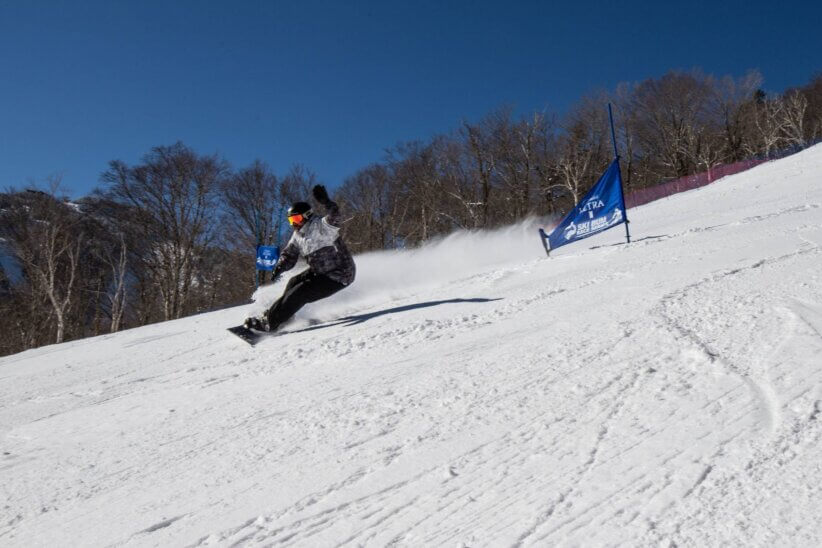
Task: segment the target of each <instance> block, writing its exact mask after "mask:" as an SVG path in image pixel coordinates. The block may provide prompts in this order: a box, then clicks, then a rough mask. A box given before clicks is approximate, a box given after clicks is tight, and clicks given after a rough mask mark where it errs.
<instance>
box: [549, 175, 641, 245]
mask: <svg viewBox="0 0 822 548" xmlns="http://www.w3.org/2000/svg"><path fill="white" fill-rule="evenodd" d="M626 218H627V217H626V216H625V200H624V198H623V196H622V176H621V175H620V173H619V161H618V160H614V161H613V162H611V165H610V166H608V169H607V170H605V173H603V174H602V176H601V177H600V178H599V181H597V184H595V185H594V186H593V188H592V189H591V190H589V191H588V194H586V195H585V196H583V198H582V199H581V200H580V201H579V203H578V204H577V205H575V206H574V209H572V210H571V211H570V212H569V213H568V215H566V216H565V218H564V219H562V221H560V223H559V224H558V225H557V227H556V228H555V229H554V230H553V231H552V232H551V233H550V234H545V231H544V230H542V229H540V230H539V233H540V236H542V243H543V245H545V250H546V251H549V250H550V249H556V248H558V247H559V246H562V245H565V244H570V243H571V242H575V241H577V240H581V239H583V238H587V237H588V236H593V235H594V234H599V233H600V232H602V231H604V230H608V229H609V228H613V227H615V226H617V225H619V224H622V223H624V222H625V221H626ZM549 245H550V247H549Z"/></svg>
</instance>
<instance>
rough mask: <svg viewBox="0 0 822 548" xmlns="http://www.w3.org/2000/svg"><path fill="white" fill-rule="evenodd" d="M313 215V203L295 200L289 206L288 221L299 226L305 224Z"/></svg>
mask: <svg viewBox="0 0 822 548" xmlns="http://www.w3.org/2000/svg"><path fill="white" fill-rule="evenodd" d="M311 215H312V211H311V204H308V203H306V202H294V203H293V204H292V205H291V207H289V208H288V222H289V224H290V225H291V226H296V227H297V228H299V227H301V226H302V225H304V224H305V223H306V222H307V221H308V220H309V219H310V218H311Z"/></svg>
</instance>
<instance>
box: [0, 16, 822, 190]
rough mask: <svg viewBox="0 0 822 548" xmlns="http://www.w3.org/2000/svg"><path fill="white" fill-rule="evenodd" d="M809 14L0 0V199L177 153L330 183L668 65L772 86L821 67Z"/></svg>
mask: <svg viewBox="0 0 822 548" xmlns="http://www.w3.org/2000/svg"><path fill="white" fill-rule="evenodd" d="M820 22H822V2H819V1H818V0H817V1H815V2H794V3H793V4H792V5H790V6H789V5H788V4H787V3H778V2H772V1H769V2H763V1H758V0H749V1H747V2H736V1H730V2H716V3H714V2H704V3H703V2H691V3H677V4H674V3H667V2H630V1H625V2H585V1H577V2H547V1H546V2H516V1H508V2H485V1H474V2H471V1H460V2H446V1H444V0H441V1H435V2H431V1H419V2H411V1H405V2H392V1H388V0H385V1H376V2H356V1H338V2H317V1H306V0H299V1H270V2H265V1H259V0H258V1H234V2H229V1H224V2H209V1H205V0H203V1H174V2H173V1H168V2H158V1H153V0H146V1H76V2H75V1H43V0H31V1H24V0H18V1H10V0H0V189H3V188H6V187H10V186H14V187H18V188H20V187H23V186H26V185H27V184H28V183H29V181H36V182H42V181H44V180H45V178H46V177H48V176H50V175H56V174H60V175H62V177H63V184H64V186H65V187H66V188H67V190H68V194H70V195H71V196H74V197H79V196H83V195H85V194H87V193H88V192H90V191H91V189H92V188H94V187H95V186H97V185H99V175H100V173H101V172H103V171H104V170H105V169H106V168H107V165H108V162H109V161H111V160H114V159H119V160H123V161H125V162H127V163H129V164H133V163H136V162H138V161H139V160H140V157H141V156H142V155H143V154H145V153H146V152H148V151H149V149H150V148H151V147H153V146H157V145H168V144H172V143H174V142H176V141H178V140H181V141H183V142H184V143H186V144H187V145H189V146H191V147H192V148H194V149H195V150H197V151H198V152H200V153H214V152H217V153H220V154H221V155H223V156H224V157H225V158H226V159H227V160H228V161H229V162H231V163H232V164H233V165H234V166H237V167H242V166H245V165H248V164H250V163H251V162H252V161H253V160H254V159H255V158H260V159H262V160H263V161H265V162H267V163H268V164H269V165H270V166H271V167H272V168H273V169H274V170H275V172H276V173H279V174H284V173H285V172H286V171H287V170H288V168H289V167H290V166H291V165H293V164H295V163H302V164H304V165H305V166H307V167H308V168H309V169H311V170H313V171H314V172H316V173H317V174H318V176H319V177H320V179H321V180H323V181H324V182H325V183H327V184H329V185H330V186H332V187H334V186H337V185H339V184H340V183H342V181H343V180H344V179H345V177H347V176H350V175H352V174H353V173H354V172H355V171H356V170H357V169H359V168H361V167H365V166H366V165H368V164H369V163H372V162H375V161H379V160H381V159H382V158H383V157H384V151H385V149H386V148H389V147H391V146H393V145H395V144H396V143H398V142H401V141H410V140H416V139H422V140H425V139H427V138H429V137H431V136H432V135H434V134H436V133H440V132H447V131H450V130H452V129H454V128H456V127H457V126H458V125H459V124H460V122H461V120H463V119H467V120H477V119H479V118H480V117H482V116H483V115H484V114H487V113H488V112H490V111H492V110H493V109H495V108H498V107H501V106H505V105H507V106H511V107H513V108H514V109H515V111H516V112H517V113H528V112H532V111H535V110H542V109H547V110H548V111H550V112H558V113H562V112H564V111H565V110H566V109H567V108H568V107H569V106H570V105H571V104H572V103H573V102H574V101H575V100H576V99H578V98H579V97H580V96H581V95H582V94H584V93H586V92H590V91H594V90H596V89H601V88H604V89H612V88H613V87H614V86H615V85H616V84H617V83H619V82H623V81H636V80H642V79H645V78H651V77H658V76H661V75H662V74H664V73H665V72H666V71H668V70H671V69H686V70H687V69H691V68H694V67H699V68H702V69H703V70H704V71H706V72H709V73H713V74H717V75H721V74H733V75H735V76H739V75H742V74H744V73H745V72H746V71H747V70H748V69H758V70H760V71H761V72H762V74H763V76H764V77H765V85H764V87H765V88H766V89H767V90H769V91H781V90H783V89H784V88H786V87H790V86H796V85H802V84H805V83H807V82H808V81H809V80H810V78H811V76H812V75H813V74H814V73H816V72H819V71H822V62H821V61H820V56H819V52H820V51H822V33H820V32H819V28H818V27H819V24H820Z"/></svg>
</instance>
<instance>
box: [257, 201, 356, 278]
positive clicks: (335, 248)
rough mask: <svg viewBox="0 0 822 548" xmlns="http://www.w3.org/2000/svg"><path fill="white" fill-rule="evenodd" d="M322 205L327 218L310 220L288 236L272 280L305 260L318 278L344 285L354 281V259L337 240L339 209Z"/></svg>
mask: <svg viewBox="0 0 822 548" xmlns="http://www.w3.org/2000/svg"><path fill="white" fill-rule="evenodd" d="M324 205H325V208H326V210H327V211H328V215H326V216H325V217H319V216H314V217H311V219H309V220H308V222H306V223H305V224H304V225H303V226H302V227H301V228H299V229H298V230H295V231H294V233H293V234H292V235H291V239H290V240H289V241H288V245H286V246H285V249H283V251H282V254H281V255H280V259H279V260H278V261H277V265H276V266H275V267H274V272H273V275H274V277H276V276H277V275H279V274H280V273H281V272H285V271H286V270H291V269H292V268H294V265H295V264H297V259H299V258H300V257H304V258H305V260H306V261H308V268H309V269H310V270H313V271H314V272H316V273H318V274H325V275H326V276H328V277H329V278H331V279H332V280H335V281H337V282H340V283H341V284H343V285H349V284H350V283H351V282H353V281H354V275H355V274H356V266H355V265H354V259H353V258H352V257H351V253H350V252H349V251H348V248H347V247H345V243H343V240H342V237H340V228H339V227H340V224H341V220H342V219H341V217H342V216H341V215H340V208H339V206H338V205H337V203H336V202H333V201H329V202H328V203H326V204H324Z"/></svg>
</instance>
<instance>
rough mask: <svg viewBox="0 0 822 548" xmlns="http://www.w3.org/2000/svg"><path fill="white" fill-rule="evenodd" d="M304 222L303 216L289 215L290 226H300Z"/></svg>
mask: <svg viewBox="0 0 822 548" xmlns="http://www.w3.org/2000/svg"><path fill="white" fill-rule="evenodd" d="M305 221H306V218H305V215H302V214H297V215H289V216H288V224H290V225H291V226H294V225H301V224H303V223H304V222H305Z"/></svg>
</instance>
